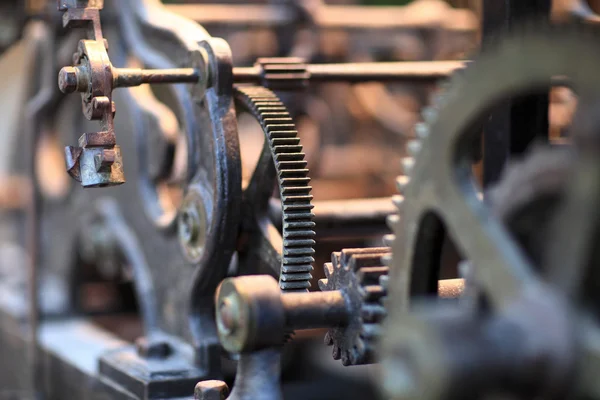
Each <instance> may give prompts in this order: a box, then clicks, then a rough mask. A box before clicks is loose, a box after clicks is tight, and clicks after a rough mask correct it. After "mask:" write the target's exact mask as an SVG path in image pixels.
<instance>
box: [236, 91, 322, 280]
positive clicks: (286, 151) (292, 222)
mask: <svg viewBox="0 0 600 400" xmlns="http://www.w3.org/2000/svg"><path fill="white" fill-rule="evenodd" d="M235 97H236V100H237V103H238V104H239V105H240V106H241V107H243V108H244V110H246V111H248V112H249V113H250V114H251V115H252V116H253V117H254V118H256V120H257V121H258V122H259V123H260V125H261V127H262V129H263V132H264V134H265V142H264V147H263V150H262V154H261V156H260V159H259V161H258V164H257V166H256V169H255V170H254V174H253V175H252V178H251V180H250V183H249V184H248V187H247V188H246V190H245V192H244V201H245V202H246V209H247V210H248V211H249V213H250V214H251V215H254V216H256V219H255V223H257V224H258V225H259V226H258V227H253V228H250V229H254V230H256V231H262V235H264V236H265V237H264V240H266V241H268V243H266V246H268V247H271V251H270V253H273V251H274V252H276V254H277V257H276V258H274V259H273V258H272V259H271V260H268V261H267V264H268V266H269V267H270V269H271V270H272V271H273V270H274V271H273V272H275V273H276V274H277V276H278V277H279V285H280V287H281V290H283V291H306V290H307V289H308V288H309V287H310V280H311V278H312V275H311V273H310V271H311V270H312V263H313V262H314V258H313V254H314V252H315V251H314V249H313V246H314V244H315V240H314V236H315V232H314V230H313V229H314V227H315V223H314V222H313V217H314V215H313V214H312V212H311V210H312V208H313V206H312V204H311V201H312V195H311V194H310V191H311V189H312V188H311V187H310V185H309V183H310V177H309V175H308V174H309V171H308V168H307V167H306V166H307V163H306V161H305V159H304V158H305V156H304V153H303V151H302V145H301V144H300V139H299V138H298V132H297V131H296V127H295V125H294V123H293V121H292V118H291V117H290V115H289V113H288V112H287V109H286V107H285V106H284V105H283V103H282V102H281V101H280V100H279V98H278V97H277V96H276V95H275V94H274V93H273V92H271V91H270V90H269V89H266V88H263V87H238V88H236V95H235ZM275 185H278V187H279V196H280V198H281V209H282V233H281V239H279V238H273V237H272V236H273V235H275V234H276V232H268V230H269V227H272V223H270V222H269V221H268V219H269V218H268V207H269V199H270V198H271V195H272V193H273V188H274V186H275ZM261 225H262V226H261ZM265 225H266V226H265ZM265 230H267V232H265ZM257 239H258V238H254V240H257ZM251 240H252V239H251ZM280 240H281V242H280V243H281V244H278V242H279V241H280ZM250 246H256V245H255V244H250ZM277 247H280V248H277ZM265 252H266V253H267V254H268V253H269V251H268V250H267V249H265ZM279 258H280V261H276V260H279Z"/></svg>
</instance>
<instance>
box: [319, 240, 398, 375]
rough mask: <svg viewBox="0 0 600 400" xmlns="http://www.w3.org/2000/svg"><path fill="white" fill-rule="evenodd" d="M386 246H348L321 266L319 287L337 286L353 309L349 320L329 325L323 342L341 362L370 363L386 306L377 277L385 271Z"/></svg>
mask: <svg viewBox="0 0 600 400" xmlns="http://www.w3.org/2000/svg"><path fill="white" fill-rule="evenodd" d="M389 254H390V249H389V248H388V247H381V248H372V249H347V250H342V251H341V252H336V253H333V254H332V255H331V262H330V263H326V264H325V266H324V270H325V276H326V278H325V279H321V280H319V288H320V289H321V290H322V291H332V290H340V291H342V293H343V294H344V296H345V297H346V301H347V302H348V303H349V304H350V306H351V307H352V308H353V309H354V310H356V311H355V312H353V313H351V315H352V317H351V319H350V321H349V323H348V324H347V325H346V326H343V327H337V328H332V329H330V330H329V331H328V332H327V334H326V335H325V344H327V345H329V346H333V358H334V359H336V360H339V359H340V358H341V359H342V363H343V364H344V365H361V364H369V363H372V362H373V359H374V347H375V343H376V341H377V339H378V338H379V335H380V331H381V326H380V324H381V321H382V320H383V319H384V318H385V315H386V310H385V307H384V306H383V304H382V299H383V297H384V296H385V294H386V292H385V290H384V288H383V287H382V286H381V285H380V284H379V279H380V278H381V277H382V276H386V275H387V274H388V271H389V268H388V267H386V266H384V263H383V257H385V256H387V255H389Z"/></svg>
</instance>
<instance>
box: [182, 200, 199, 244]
mask: <svg viewBox="0 0 600 400" xmlns="http://www.w3.org/2000/svg"><path fill="white" fill-rule="evenodd" d="M180 226H181V228H180V235H181V238H182V240H183V241H184V242H185V243H188V244H191V243H193V242H194V241H195V240H196V239H197V238H198V234H199V233H200V217H199V216H198V212H197V211H196V209H195V207H188V208H187V209H185V210H183V212H182V214H181V224H180Z"/></svg>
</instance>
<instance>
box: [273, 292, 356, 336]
mask: <svg viewBox="0 0 600 400" xmlns="http://www.w3.org/2000/svg"><path fill="white" fill-rule="evenodd" d="M281 302H282V303H283V308H284V313H285V324H286V326H287V327H288V328H290V329H312V328H325V327H332V326H338V325H343V324H345V323H347V321H348V319H349V318H348V317H349V315H348V313H349V311H348V307H347V305H346V301H345V300H344V296H343V295H342V293H341V292H340V291H330V292H311V293H283V294H282V295H281Z"/></svg>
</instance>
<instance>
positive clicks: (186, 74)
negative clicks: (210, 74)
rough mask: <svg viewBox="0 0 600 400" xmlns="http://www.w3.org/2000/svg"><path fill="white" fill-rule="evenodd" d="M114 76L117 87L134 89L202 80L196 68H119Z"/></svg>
mask: <svg viewBox="0 0 600 400" xmlns="http://www.w3.org/2000/svg"><path fill="white" fill-rule="evenodd" d="M113 74H114V75H115V78H114V79H115V87H133V86H139V85H142V84H146V83H150V84H153V83H196V82H198V80H199V79H200V75H199V73H198V71H197V70H195V69H194V68H174V69H138V68H118V69H115V71H114V72H113Z"/></svg>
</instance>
